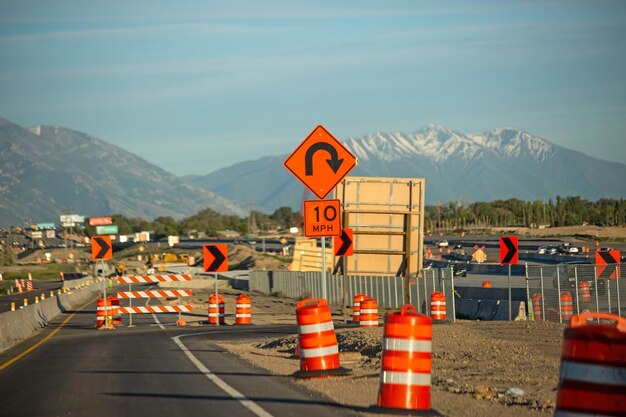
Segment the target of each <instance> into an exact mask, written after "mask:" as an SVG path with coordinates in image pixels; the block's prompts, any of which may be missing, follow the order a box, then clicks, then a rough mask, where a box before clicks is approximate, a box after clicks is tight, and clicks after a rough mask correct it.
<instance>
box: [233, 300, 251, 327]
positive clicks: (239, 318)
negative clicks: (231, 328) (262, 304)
mask: <svg viewBox="0 0 626 417" xmlns="http://www.w3.org/2000/svg"><path fill="white" fill-rule="evenodd" d="M235 324H252V301H251V300H250V297H249V296H247V295H246V294H240V295H239V297H237V305H236V306H235Z"/></svg>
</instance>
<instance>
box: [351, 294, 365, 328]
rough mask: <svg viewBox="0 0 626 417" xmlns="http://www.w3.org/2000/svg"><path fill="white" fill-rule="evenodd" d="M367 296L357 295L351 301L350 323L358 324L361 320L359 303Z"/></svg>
mask: <svg viewBox="0 0 626 417" xmlns="http://www.w3.org/2000/svg"><path fill="white" fill-rule="evenodd" d="M366 298H367V295H365V294H363V293H360V292H359V293H357V294H356V295H355V296H354V298H353V301H352V322H353V323H358V322H359V320H360V318H361V301H363V300H365V299H366Z"/></svg>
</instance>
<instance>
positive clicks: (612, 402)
mask: <svg viewBox="0 0 626 417" xmlns="http://www.w3.org/2000/svg"><path fill="white" fill-rule="evenodd" d="M598 318H601V319H607V320H609V321H611V322H615V324H613V323H611V324H604V323H603V324H596V323H595V322H594V323H589V322H588V320H589V319H598ZM625 415H626V319H625V318H623V317H619V316H616V315H614V314H608V313H589V314H577V315H575V316H573V317H572V319H571V322H570V327H569V328H567V329H565V331H564V332H563V351H562V354H561V371H560V377H559V385H558V388H557V394H556V411H555V413H554V416H555V417H566V416H576V417H578V416H581V417H591V416H625Z"/></svg>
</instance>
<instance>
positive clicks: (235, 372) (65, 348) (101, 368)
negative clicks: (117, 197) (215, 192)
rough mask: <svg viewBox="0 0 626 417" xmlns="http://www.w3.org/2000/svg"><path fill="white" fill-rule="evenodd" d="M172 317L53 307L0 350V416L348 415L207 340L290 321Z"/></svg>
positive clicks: (261, 334)
mask: <svg viewBox="0 0 626 417" xmlns="http://www.w3.org/2000/svg"><path fill="white" fill-rule="evenodd" d="M5 314H10V313H5ZM176 318H177V317H176V315H170V314H167V315H159V317H158V318H156V316H152V315H142V316H139V315H135V318H134V319H133V322H134V324H135V325H136V326H135V327H132V328H129V327H126V326H120V327H118V329H117V330H111V331H106V330H100V331H99V330H95V329H94V328H93V324H94V319H95V303H93V302H92V303H90V304H88V305H87V306H86V307H84V308H83V309H81V310H79V311H76V312H74V313H73V314H71V315H70V314H64V315H62V316H61V317H59V318H58V319H57V320H56V321H55V322H54V323H53V324H52V325H50V326H49V327H47V328H46V329H44V330H43V331H42V332H40V334H38V335H37V336H36V337H34V338H31V339H29V340H27V341H25V342H24V343H22V344H20V345H18V346H16V347H13V348H11V349H9V350H7V351H5V352H3V353H2V354H0V392H2V407H0V416H61V415H63V416H68V415H77V416H91V417H98V416H102V417H108V416H130V415H136V416H175V415H184V416H186V417H192V416H202V417H207V416H259V417H271V416H276V417H282V416H294V415H301V416H310V415H315V416H320V417H324V416H356V415H357V414H356V412H355V410H353V409H349V408H345V407H342V406H340V405H337V404H335V403H333V402H331V401H328V400H326V399H324V398H322V397H320V396H319V395H317V394H311V393H309V392H308V391H304V390H303V389H302V388H300V386H297V385H295V384H294V382H293V380H292V379H291V378H285V377H280V376H274V375H271V374H268V373H267V372H266V371H263V370H260V369H257V368H255V367H253V366H251V365H249V364H247V363H245V362H243V361H241V360H239V359H237V358H236V357H235V356H233V355H230V354H229V353H228V352H225V351H223V350H222V349H221V348H219V347H218V346H217V345H216V342H219V341H221V340H231V341H241V342H243V341H253V340H255V339H258V338H267V337H278V336H282V335H285V334H294V333H295V332H296V329H295V326H272V327H263V326H251V327H244V328H241V327H235V326H221V327H208V326H203V327H196V328H180V327H175V326H173V325H172V324H173V323H174V321H175V320H176ZM65 320H67V322H66V323H65V324H64V325H62V323H63V322H64V321H65ZM158 323H163V324H162V325H159V324H158ZM55 331H56V332H57V333H54V334H53V332H55ZM41 341H43V343H42V344H41V345H39V346H38V347H36V349H34V350H33V351H32V352H30V353H28V354H27V355H25V356H23V357H21V358H19V359H17V360H15V358H18V357H19V355H21V354H22V353H23V352H24V351H25V350H26V349H28V348H29V347H31V346H33V345H35V344H36V343H38V342H41ZM11 360H15V362H13V363H10V364H8V365H7V361H11ZM3 364H4V365H3Z"/></svg>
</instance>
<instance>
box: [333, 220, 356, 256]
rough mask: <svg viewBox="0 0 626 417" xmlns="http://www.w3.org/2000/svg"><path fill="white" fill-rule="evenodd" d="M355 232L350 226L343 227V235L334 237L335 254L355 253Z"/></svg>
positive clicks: (350, 254) (348, 254)
mask: <svg viewBox="0 0 626 417" xmlns="http://www.w3.org/2000/svg"><path fill="white" fill-rule="evenodd" d="M353 236H354V234H353V233H352V229H350V228H349V227H346V228H343V229H341V235H339V236H335V237H334V238H333V248H334V249H335V256H352V255H354V245H353V243H354V238H353Z"/></svg>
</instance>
